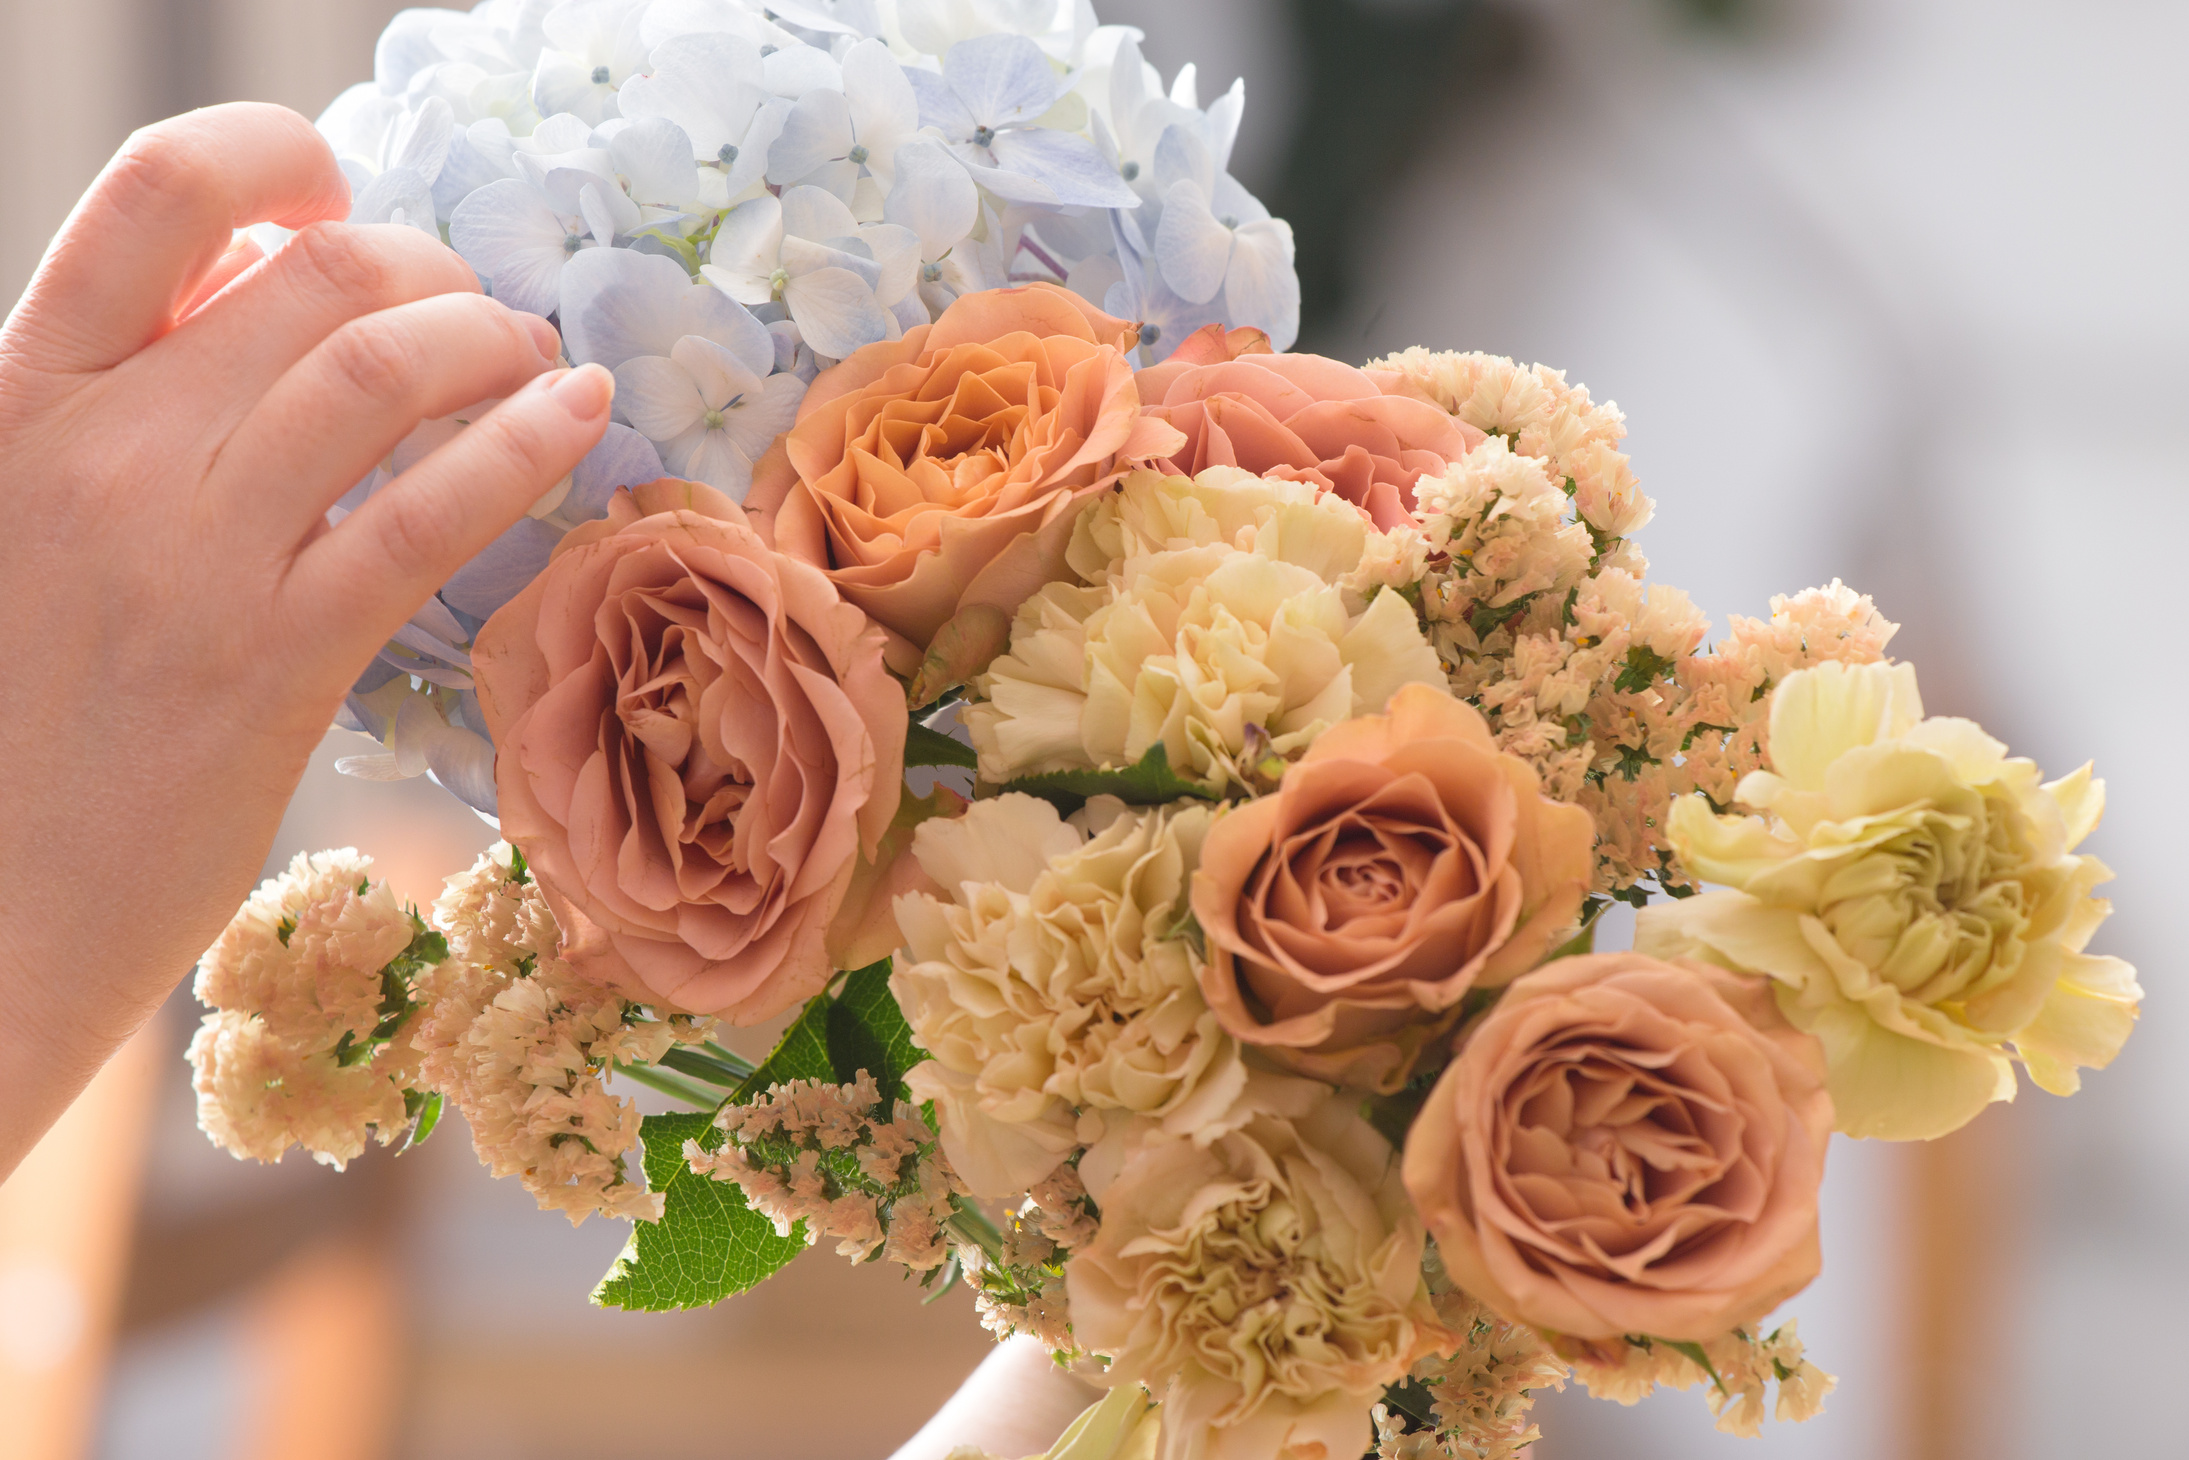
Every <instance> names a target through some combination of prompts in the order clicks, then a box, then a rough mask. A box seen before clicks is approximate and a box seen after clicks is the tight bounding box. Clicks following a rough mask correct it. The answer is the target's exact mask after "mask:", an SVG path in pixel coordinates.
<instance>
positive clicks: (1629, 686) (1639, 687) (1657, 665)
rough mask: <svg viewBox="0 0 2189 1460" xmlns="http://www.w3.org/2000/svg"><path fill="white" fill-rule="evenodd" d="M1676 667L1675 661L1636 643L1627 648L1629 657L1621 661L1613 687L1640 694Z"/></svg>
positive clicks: (1645, 645)
mask: <svg viewBox="0 0 2189 1460" xmlns="http://www.w3.org/2000/svg"><path fill="white" fill-rule="evenodd" d="M1675 667H1676V665H1675V661H1673V660H1671V659H1667V658H1666V657H1665V656H1664V655H1662V654H1660V653H1658V652H1657V651H1656V650H1655V649H1652V648H1650V647H1649V646H1648V645H1647V644H1636V645H1634V646H1633V647H1632V648H1630V649H1628V650H1627V657H1626V658H1625V659H1624V660H1622V661H1620V667H1619V677H1618V678H1617V679H1615V680H1613V681H1612V682H1611V687H1612V688H1613V689H1616V690H1624V691H1626V692H1627V693H1628V694H1639V693H1641V692H1642V691H1643V690H1645V689H1648V688H1649V687H1650V686H1651V685H1653V684H1655V683H1656V682H1657V681H1658V680H1660V679H1663V678H1664V677H1665V676H1666V675H1667V674H1669V673H1671V671H1672V670H1673V669H1674V668H1675Z"/></svg>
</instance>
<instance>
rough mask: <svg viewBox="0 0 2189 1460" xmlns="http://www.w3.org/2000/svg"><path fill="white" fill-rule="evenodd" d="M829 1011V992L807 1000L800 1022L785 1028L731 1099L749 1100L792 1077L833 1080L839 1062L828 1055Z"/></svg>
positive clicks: (736, 1102) (733, 1101) (736, 1101)
mask: <svg viewBox="0 0 2189 1460" xmlns="http://www.w3.org/2000/svg"><path fill="white" fill-rule="evenodd" d="M828 1011H829V996H828V995H827V994H825V993H824V994H820V995H818V996H817V997H815V998H813V999H810V1000H808V1001H807V1003H806V1007H805V1012H803V1013H801V1014H800V1015H799V1016H798V1022H797V1023H795V1024H793V1025H791V1027H790V1028H788V1029H786V1030H784V1031H783V1037H782V1038H781V1039H779V1040H777V1041H776V1042H775V1048H774V1049H773V1050H772V1051H770V1052H769V1054H768V1057H767V1058H766V1059H764V1060H762V1061H761V1062H760V1068H759V1069H757V1070H754V1071H753V1072H752V1074H751V1075H750V1076H749V1077H747V1079H746V1081H745V1083H744V1084H742V1085H740V1086H738V1087H737V1089H736V1090H734V1091H733V1092H731V1095H730V1100H729V1103H730V1104H732V1105H747V1104H750V1103H751V1102H752V1099H753V1097H754V1096H756V1095H765V1094H766V1093H767V1092H768V1087H769V1086H771V1085H782V1084H786V1083H788V1082H789V1081H792V1080H821V1081H824V1082H827V1081H834V1080H835V1078H836V1066H835V1065H834V1064H832V1063H830V1061H829V1057H828Z"/></svg>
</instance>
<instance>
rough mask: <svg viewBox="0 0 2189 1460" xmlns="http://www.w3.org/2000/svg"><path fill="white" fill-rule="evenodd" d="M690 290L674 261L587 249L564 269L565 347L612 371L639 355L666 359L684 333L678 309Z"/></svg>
mask: <svg viewBox="0 0 2189 1460" xmlns="http://www.w3.org/2000/svg"><path fill="white" fill-rule="evenodd" d="M692 287H693V284H692V280H691V276H690V275H688V274H686V273H685V272H684V269H683V266H682V265H680V264H678V263H677V262H676V260H674V259H667V258H663V257H661V256H660V255H659V254H647V253H640V252H638V251H637V250H635V249H628V248H594V249H587V250H586V251H585V252H583V253H581V254H579V255H577V257H575V258H573V259H572V260H571V261H570V262H569V263H568V264H566V265H564V266H563V271H562V337H563V347H564V349H566V350H567V351H568V352H569V355H570V358H571V359H572V360H573V361H576V362H577V363H579V364H581V365H582V364H586V363H588V362H590V363H592V364H596V365H605V366H607V367H608V368H609V369H611V370H613V369H615V368H616V367H617V366H618V365H621V364H622V363H623V362H624V361H626V360H629V359H631V358H632V357H634V356H637V355H662V356H666V355H667V354H668V353H669V350H670V347H671V346H673V345H675V344H676V342H677V339H678V337H679V336H681V335H683V334H685V333H687V331H686V330H685V328H684V318H683V314H682V304H683V300H684V297H685V296H686V294H688V293H689V292H690V291H691V289H692Z"/></svg>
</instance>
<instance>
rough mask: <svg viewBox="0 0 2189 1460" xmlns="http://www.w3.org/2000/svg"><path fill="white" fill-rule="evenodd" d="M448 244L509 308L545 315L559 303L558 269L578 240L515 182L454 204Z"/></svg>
mask: <svg viewBox="0 0 2189 1460" xmlns="http://www.w3.org/2000/svg"><path fill="white" fill-rule="evenodd" d="M448 241H449V243H450V245H451V246H453V247H454V248H455V250H456V252H457V253H459V254H461V255H462V256H463V259H464V262H465V263H467V264H470V265H471V267H472V268H474V269H476V270H478V272H479V275H480V277H481V278H483V279H485V280H486V281H487V285H488V287H489V288H491V289H492V290H493V293H494V297H495V298H496V299H499V300H501V301H502V303H504V304H506V305H508V306H509V307H510V308H511V309H522V310H526V311H528V312H530V313H532V314H537V315H543V316H544V315H550V314H553V313H554V312H555V310H556V309H557V308H558V307H559V306H560V303H561V280H562V270H563V265H564V264H566V263H568V262H569V261H570V257H571V255H572V254H573V253H575V252H576V251H577V250H578V249H579V248H581V247H584V246H585V243H584V240H583V239H581V238H580V237H579V235H578V234H577V233H576V232H575V231H574V230H572V229H571V228H570V227H569V226H568V225H567V224H566V223H565V222H564V220H563V219H561V218H559V217H557V216H556V215H555V211H554V210H553V209H552V208H550V207H548V206H547V202H546V200H545V199H543V198H541V197H540V195H539V194H538V193H537V192H535V191H533V189H532V188H530V187H528V186H527V185H525V184H524V183H521V182H519V181H517V179H515V178H513V177H510V178H503V179H502V180H501V181H499V182H491V183H488V184H487V185H486V186H485V187H483V188H481V189H479V190H478V191H477V192H475V193H473V194H472V195H471V196H470V197H468V198H466V199H464V200H463V202H462V203H460V204H458V205H457V208H456V212H455V214H454V216H452V217H451V218H450V219H449V223H448Z"/></svg>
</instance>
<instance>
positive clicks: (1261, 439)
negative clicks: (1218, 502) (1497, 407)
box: [1140, 336, 1482, 532]
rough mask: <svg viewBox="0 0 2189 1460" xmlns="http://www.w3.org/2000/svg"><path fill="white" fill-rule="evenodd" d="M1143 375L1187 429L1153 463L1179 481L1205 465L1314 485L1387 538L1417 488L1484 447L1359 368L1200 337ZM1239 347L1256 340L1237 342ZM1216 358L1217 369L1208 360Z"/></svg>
mask: <svg viewBox="0 0 2189 1460" xmlns="http://www.w3.org/2000/svg"><path fill="white" fill-rule="evenodd" d="M1192 343H1195V344H1197V345H1200V346H1201V348H1200V349H1198V350H1196V351H1195V354H1196V356H1197V357H1201V358H1197V359H1191V360H1189V359H1184V358H1180V356H1183V355H1184V354H1185V353H1186V352H1185V350H1184V349H1181V350H1180V352H1179V356H1174V357H1172V358H1171V359H1169V360H1166V361H1164V362H1163V363H1162V364H1160V365H1154V366H1150V367H1149V368H1148V369H1146V370H1143V371H1141V372H1140V397H1141V400H1142V401H1143V402H1144V403H1145V404H1146V407H1147V412H1148V414H1149V415H1150V416H1151V417H1154V418H1155V419H1157V420H1160V421H1165V422H1168V423H1169V424H1170V425H1172V426H1175V427H1177V428H1178V429H1179V430H1180V431H1182V432H1183V433H1185V438H1186V441H1185V445H1184V446H1182V447H1180V448H1178V449H1177V450H1176V451H1173V452H1169V453H1166V454H1165V455H1164V456H1162V457H1161V458H1159V459H1151V461H1150V464H1151V465H1156V466H1160V467H1162V468H1163V469H1164V470H1166V471H1172V472H1176V473H1178V474H1179V475H1181V476H1192V475H1194V474H1195V473H1197V472H1199V471H1201V470H1203V469H1204V468H1207V467H1211V466H1238V467H1244V468H1246V469H1247V470H1248V471H1251V472H1253V473H1254V474H1255V475H1257V476H1267V477H1285V478H1288V479H1290V480H1293V481H1311V482H1314V483H1316V484H1317V485H1319V486H1321V487H1323V488H1324V489H1326V490H1328V491H1332V492H1335V493H1337V494H1338V495H1339V496H1340V497H1343V498H1344V499H1345V500H1346V501H1348V502H1351V503H1352V504H1353V505H1354V506H1356V507H1358V508H1360V509H1361V510H1362V511H1364V512H1366V513H1367V514H1368V515H1369V516H1370V517H1371V518H1373V519H1374V520H1375V524H1376V526H1377V527H1379V528H1381V529H1383V530H1384V531H1386V532H1388V531H1389V530H1390V529H1392V528H1393V527H1396V526H1398V525H1399V524H1400V523H1401V522H1407V521H1411V520H1412V519H1411V513H1412V512H1413V507H1414V483H1415V481H1416V480H1418V479H1419V478H1420V477H1421V475H1422V474H1423V473H1424V472H1441V471H1443V470H1444V469H1445V468H1446V467H1447V466H1449V465H1450V464H1451V463H1453V462H1455V461H1457V460H1459V459H1460V458H1461V457H1463V456H1465V455H1466V454H1467V453H1468V452H1469V451H1471V450H1473V449H1474V448H1475V447H1476V446H1478V445H1480V444H1481V443H1482V433H1481V432H1480V431H1478V430H1476V429H1475V428H1474V427H1472V426H1470V425H1468V424H1466V423H1465V422H1464V421H1460V420H1456V419H1454V418H1453V417H1452V416H1450V415H1448V414H1446V413H1445V412H1444V411H1441V410H1439V409H1438V408H1437V407H1435V406H1433V405H1431V404H1429V403H1428V402H1427V401H1422V400H1416V399H1414V398H1412V397H1410V396H1402V395H1385V394H1384V393H1383V391H1382V390H1381V389H1380V388H1379V387H1378V386H1377V384H1376V381H1375V380H1374V379H1373V378H1372V377H1371V376H1370V375H1369V374H1368V373H1367V372H1366V371H1362V370H1355V369H1354V368H1353V367H1352V366H1350V365H1341V364H1340V363H1338V362H1337V361H1336V360H1329V359H1325V358H1324V357H1323V356H1321V355H1271V354H1256V353H1242V354H1239V355H1238V356H1237V357H1236V358H1232V359H1225V358H1222V357H1223V356H1224V355H1225V354H1226V353H1228V350H1229V348H1231V347H1229V346H1227V345H1226V344H1225V342H1223V341H1219V340H1213V339H1211V340H1207V341H1203V340H1202V339H1201V338H1200V337H1198V336H1197V337H1196V339H1195V341H1193V342H1192ZM1237 347H1239V348H1243V349H1247V350H1251V345H1250V344H1247V343H1246V342H1239V343H1238V346H1237ZM1203 360H1211V361H1213V363H1203Z"/></svg>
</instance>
